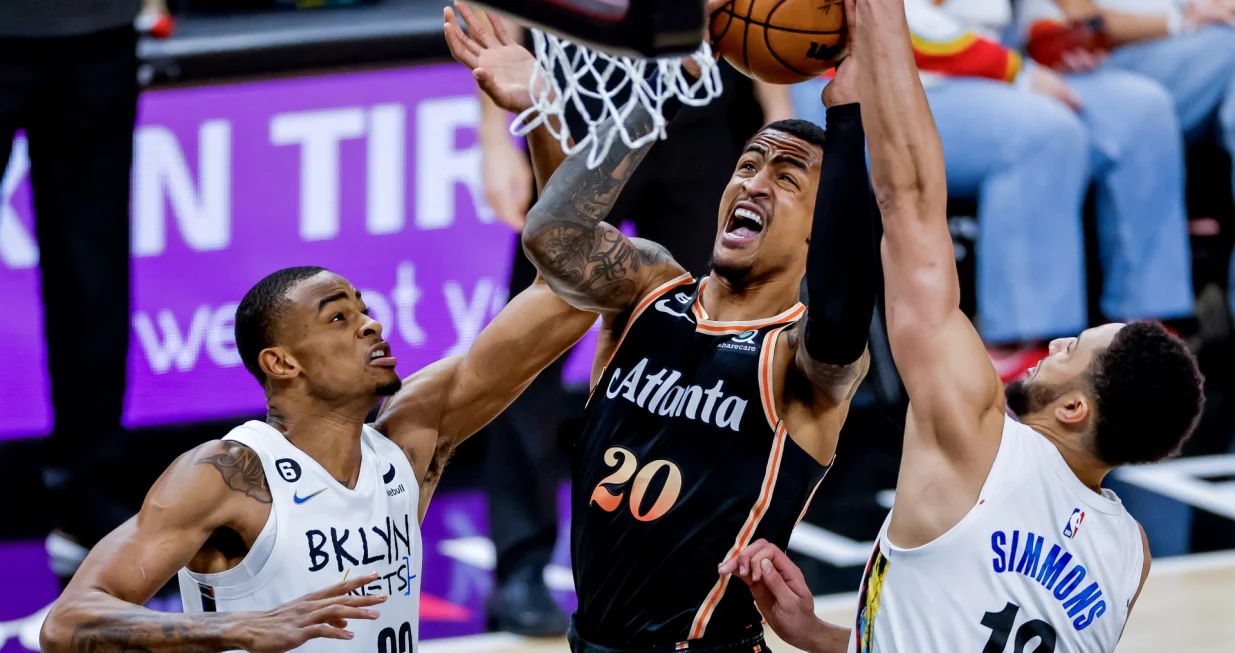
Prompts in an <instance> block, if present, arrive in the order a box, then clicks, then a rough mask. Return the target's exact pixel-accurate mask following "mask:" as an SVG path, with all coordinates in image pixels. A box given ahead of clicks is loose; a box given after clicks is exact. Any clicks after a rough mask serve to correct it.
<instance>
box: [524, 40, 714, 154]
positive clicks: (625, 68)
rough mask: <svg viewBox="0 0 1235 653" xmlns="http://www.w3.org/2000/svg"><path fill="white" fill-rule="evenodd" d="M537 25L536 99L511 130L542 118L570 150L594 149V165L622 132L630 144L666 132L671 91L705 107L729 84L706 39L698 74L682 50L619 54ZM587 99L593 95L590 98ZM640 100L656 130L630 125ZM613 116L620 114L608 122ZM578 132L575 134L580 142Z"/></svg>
mask: <svg viewBox="0 0 1235 653" xmlns="http://www.w3.org/2000/svg"><path fill="white" fill-rule="evenodd" d="M531 32H532V39H533V41H534V44H535V49H536V62H537V65H536V67H535V69H534V70H533V71H532V79H531V82H530V83H529V84H528V89H529V92H530V94H531V96H532V106H531V108H529V109H528V110H526V111H524V112H523V113H521V114H519V116H518V117H517V118H515V121H514V122H513V123H512V124H511V126H510V133H511V134H513V135H515V136H526V135H527V134H529V133H531V132H532V130H534V129H536V128H537V127H539V126H540V125H542V124H543V125H545V127H546V128H548V129H549V132H550V133H552V134H553V137H554V138H556V139H557V140H558V142H560V143H561V144H562V149H563V150H565V152H566V153H567V154H575V153H576V152H579V151H582V150H583V149H584V148H587V149H588V157H587V166H588V168H589V169H595V168H596V167H597V166H599V165H600V162H601V161H603V160H604V159H605V157H606V156H608V154H609V148H610V147H612V146H613V142H614V140H616V139H617V137H618V136H621V138H622V142H623V143H624V144H625V145H626V147H628V148H630V149H635V148H639V147H643V146H644V145H647V144H648V143H650V142H652V141H653V140H657V139H664V138H665V127H666V126H667V125H668V121H667V120H665V117H664V113H663V108H664V105H665V102H666V101H667V100H669V98H673V97H676V98H677V99H678V100H679V101H681V102H682V104H684V105H687V106H695V107H698V106H703V105H705V104H707V103H709V102H711V101H712V100H715V99H716V98H717V97H720V94H721V92H722V91H723V90H724V89H723V87H722V85H721V79H720V69H719V68H718V67H717V61H716V58H715V57H713V56H712V48H711V46H710V45H708V43H706V42H704V43H703V44H702V45H701V47H700V48H699V50H697V51H696V52H695V53H694V54H692V55H691V57H692V58H693V59H694V60H695V62H696V64H697V65H698V66H699V69H700V71H701V73H700V75H699V77H698V79H696V78H695V77H694V76H693V75H691V74H690V73H689V72H687V71H686V70H685V69H684V68H683V67H682V60H681V58H678V57H673V58H663V59H631V58H629V57H619V56H615V55H610V54H607V53H605V52H600V51H596V50H591V49H588V48H585V47H583V46H580V45H576V44H575V43H572V42H571V41H569V40H567V39H564V38H561V37H559V36H555V35H553V34H549V33H546V32H542V31H540V30H537V29H532V30H531ZM559 72H560V73H561V74H560V75H559V74H558V73H559ZM560 82H564V83H560ZM624 93H629V98H628V99H627V100H626V101H625V102H624V103H622V104H621V105H620V106H619V105H618V104H617V102H618V98H619V97H620V96H621V95H622V94H624ZM585 99H590V100H593V101H594V102H589V103H585V102H584V100H585ZM589 104H592V105H599V106H598V107H597V106H591V107H589V106H588V105H589ZM639 107H642V108H643V109H644V110H645V111H647V112H648V113H649V114H650V115H651V116H652V122H653V126H652V131H651V132H649V133H647V134H639V135H636V134H632V133H631V131H630V129H628V128H627V126H626V124H625V123H626V119H627V118H628V117H630V115H631V113H632V112H633V111H634V110H635V109H636V108H639ZM567 108H573V109H574V111H575V113H576V114H577V115H578V116H580V117H581V118H582V119H583V121H584V122H585V123H586V124H587V133H586V134H585V135H582V138H580V134H573V135H572V134H571V133H570V130H569V128H568V127H567V126H566V120H565V113H566V110H567ZM551 118H556V120H551ZM609 118H614V120H613V121H612V122H610V123H609V124H608V125H605V124H604V123H605V121H607V120H608V119H609ZM571 136H574V137H575V143H574V145H573V146H572V145H571V143H570V139H571Z"/></svg>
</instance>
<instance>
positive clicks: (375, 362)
mask: <svg viewBox="0 0 1235 653" xmlns="http://www.w3.org/2000/svg"><path fill="white" fill-rule="evenodd" d="M398 363H399V361H398V360H397V359H395V357H394V356H391V355H390V345H389V344H387V343H384V342H379V343H378V344H376V345H374V346H373V347H372V348H370V349H369V364H370V365H372V366H374V367H394V366H395V365H397V364H398Z"/></svg>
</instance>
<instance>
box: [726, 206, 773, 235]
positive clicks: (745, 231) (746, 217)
mask: <svg viewBox="0 0 1235 653" xmlns="http://www.w3.org/2000/svg"><path fill="white" fill-rule="evenodd" d="M765 224H767V216H766V215H764V213H763V209H761V208H759V206H758V205H756V204H754V203H751V202H738V203H737V205H736V206H735V207H734V209H733V213H731V214H730V215H729V222H727V223H725V233H724V241H725V242H726V243H730V244H733V245H744V244H746V243H748V242H751V241H754V240H755V239H757V238H758V237H759V234H761V233H763V227H764V225H765Z"/></svg>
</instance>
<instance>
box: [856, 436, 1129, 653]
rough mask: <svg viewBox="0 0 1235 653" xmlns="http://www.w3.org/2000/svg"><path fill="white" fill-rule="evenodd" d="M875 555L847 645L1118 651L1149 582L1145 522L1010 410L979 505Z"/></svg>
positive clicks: (983, 651) (884, 649)
mask: <svg viewBox="0 0 1235 653" xmlns="http://www.w3.org/2000/svg"><path fill="white" fill-rule="evenodd" d="M891 521H892V515H891V514H890V513H889V515H888V518H887V520H885V521H884V524H883V528H882V529H880V532H879V539H878V540H877V541H876V543H875V550H874V553H873V554H872V555H871V559H870V561H869V562H868V563H867V567H866V572H865V574H864V576H863V581H862V587H861V590H860V592H859V606H858V615H857V621H856V623H855V625H854V626H855V627H854V629H853V632H852V634H851V635H850V640H849V651H850V653H889V652H892V651H900V652H923V653H927V652H943V651H958V652H964V653H1028V652H1030V651H1033V652H1036V653H1052V652H1057V653H1080V652H1082V651H1083V652H1086V653H1097V652H1104V651H1113V650H1114V649H1115V644H1116V642H1118V641H1119V636H1120V634H1121V633H1122V631H1123V627H1124V622H1125V621H1126V620H1127V618H1128V607H1129V603H1130V602H1131V601H1132V598H1133V597H1134V596H1135V595H1136V592H1137V588H1138V587H1139V585H1140V582H1141V570H1142V567H1143V565H1144V551H1143V549H1142V543H1141V532H1140V528H1139V526H1137V523H1136V521H1135V520H1133V519H1132V517H1131V515H1129V514H1128V512H1127V511H1126V510H1125V509H1124V507H1123V504H1122V503H1120V501H1119V498H1118V497H1116V496H1115V494H1114V493H1113V492H1111V491H1110V490H1103V492H1102V494H1101V495H1099V494H1097V493H1095V492H1094V491H1093V490H1090V489H1089V488H1088V487H1086V486H1085V485H1084V484H1083V483H1081V481H1080V479H1078V478H1077V477H1076V476H1075V475H1074V474H1073V473H1072V470H1071V469H1070V468H1069V467H1068V464H1067V463H1066V462H1065V461H1064V459H1063V456H1062V455H1060V453H1059V450H1058V449H1056V448H1055V445H1053V444H1051V442H1050V441H1049V440H1047V439H1046V438H1045V437H1043V436H1041V435H1039V434H1038V433H1037V432H1036V431H1034V430H1033V429H1031V428H1029V427H1028V426H1025V425H1023V424H1021V423H1019V422H1017V421H1015V420H1013V419H1011V418H1005V420H1004V427H1003V439H1002V441H1001V442H1000V444H999V453H998V454H997V455H996V457H995V464H994V465H993V466H992V467H991V471H990V474H989V475H988V476H987V478H986V482H985V483H984V484H983V485H982V492H981V494H980V495H979V499H978V503H977V505H975V506H974V507H973V509H972V510H970V511H969V514H967V515H966V516H965V517H964V518H963V519H962V520H961V521H960V522H959V523H957V524H956V526H954V527H952V529H951V530H949V531H948V532H947V533H944V534H943V535H941V536H940V537H939V538H938V539H936V540H934V541H933V542H931V543H929V544H926V545H923V546H920V547H917V548H914V549H903V548H899V547H897V546H895V545H894V544H892V543H891V542H889V541H888V525H889V524H890V523H891Z"/></svg>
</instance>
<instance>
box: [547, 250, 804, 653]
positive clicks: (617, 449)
mask: <svg viewBox="0 0 1235 653" xmlns="http://www.w3.org/2000/svg"><path fill="white" fill-rule="evenodd" d="M706 283H707V279H706V278H704V279H702V280H700V281H695V280H693V279H691V278H690V277H689V276H687V275H683V276H682V277H679V278H678V279H675V280H674V281H671V282H669V283H667V284H665V285H663V286H661V287H660V288H658V289H657V290H656V291H654V292H653V293H652V294H651V295H650V296H648V297H646V298H645V299H644V300H643V301H642V302H640V304H639V305H638V306H637V307H636V310H635V311H634V313H633V314H632V316H631V318H630V321H629V322H628V323H627V326H626V328H625V331H624V333H623V334H622V336H621V338H620V339H619V340H618V342H617V345H616V348H615V350H614V353H613V355H612V357H611V359H610V360H609V363H608V364H607V365H606V366H605V368H604V370H603V371H602V372H601V375H600V378H599V380H598V382H597V384H596V387H595V388H594V389H593V390H592V396H591V397H590V399H589V401H588V406H587V409H586V411H585V415H584V425H583V429H582V433H581V435H580V438H579V440H578V442H577V443H576V445H575V448H574V454H573V463H572V464H573V468H574V476H573V486H572V504H571V510H572V514H573V522H572V537H571V551H572V556H573V558H572V559H573V561H574V571H575V588H576V591H577V593H578V598H579V607H578V611H577V612H576V613H575V619H574V621H575V630H576V632H577V633H578V635H579V636H580V637H581V638H583V639H584V640H586V641H588V642H591V643H593V644H597V645H600V646H606V647H613V648H633V647H640V646H651V645H664V644H677V645H678V648H677V650H686V649H687V648H688V647H689V644H690V641H691V640H700V639H704V638H706V641H708V642H717V643H719V642H730V641H738V640H746V639H749V638H752V637H755V636H758V635H760V634H761V633H762V630H761V625H760V624H761V621H762V619H761V617H760V615H759V612H758V611H757V610H756V609H755V605H754V602H753V599H752V597H751V594H750V590H749V589H748V588H747V587H746V585H745V584H744V583H742V581H741V580H733V581H731V580H730V579H729V578H723V579H722V578H721V577H720V576H719V575H718V574H717V571H716V567H717V565H719V564H720V563H721V562H722V561H724V560H726V559H727V558H729V557H731V556H733V555H735V554H736V552H737V551H738V550H740V549H741V548H743V547H745V546H746V545H748V544H750V543H751V542H753V541H754V540H756V539H759V538H765V539H767V540H768V541H769V542H773V543H776V544H778V545H779V546H781V547H784V546H786V545H787V544H788V542H789V535H790V533H791V531H792V530H793V527H794V526H795V525H796V524H797V521H798V520H799V519H800V518H801V516H802V514H803V513H804V512H805V508H806V505H807V503H808V501H809V500H810V497H811V495H812V494H813V493H814V490H815V489H816V488H817V487H818V485H819V482H820V481H822V480H823V476H824V474H825V473H826V471H827V467H825V466H824V465H821V464H819V463H817V462H816V461H815V460H814V459H813V458H811V456H810V455H809V454H807V453H806V452H805V451H804V450H802V449H801V448H800V447H798V445H797V444H795V443H794V441H793V439H792V438H790V437H789V434H788V433H787V432H786V430H785V425H784V424H783V423H782V422H781V421H780V419H778V418H777V415H776V409H775V405H774V404H773V401H772V398H773V397H775V396H776V388H775V387H774V384H775V380H774V379H773V377H772V374H771V368H772V365H771V361H772V360H774V356H775V348H776V341H777V336H778V335H779V334H780V332H781V331H782V330H784V329H786V328H788V327H789V326H790V325H791V324H792V323H793V322H795V321H796V320H797V319H798V318H799V317H800V316H801V315H802V314H803V313H804V311H805V308H804V307H803V306H802V305H801V304H798V305H795V306H794V307H793V308H791V309H790V310H788V311H785V312H784V313H782V314H780V315H777V316H775V317H772V318H769V319H766V320H758V321H753V322H716V321H713V320H710V319H709V318H708V316H707V312H706V311H705V310H704V309H703V307H702V305H701V304H700V301H699V299H700V297H701V296H702V290H703V288H704V287H705V285H706ZM752 650H753V649H752Z"/></svg>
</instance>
